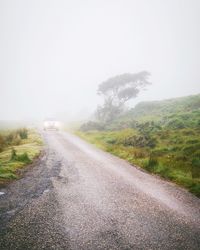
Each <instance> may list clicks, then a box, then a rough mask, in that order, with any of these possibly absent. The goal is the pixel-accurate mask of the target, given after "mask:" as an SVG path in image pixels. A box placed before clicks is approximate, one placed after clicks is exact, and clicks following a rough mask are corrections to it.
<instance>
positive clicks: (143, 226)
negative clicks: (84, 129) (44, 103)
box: [0, 131, 200, 250]
mask: <svg viewBox="0 0 200 250" xmlns="http://www.w3.org/2000/svg"><path fill="white" fill-rule="evenodd" d="M43 137H44V140H45V142H46V146H45V150H44V154H43V156H42V157H41V158H40V159H38V160H37V162H35V163H34V164H33V166H30V167H28V169H27V171H26V172H25V174H24V178H22V179H20V180H18V181H15V182H14V183H12V184H10V185H9V186H8V187H7V188H5V189H1V190H0V192H2V193H4V194H2V193H1V195H0V249H1V250H3V249H6V250H9V249H38V250H39V249H77V250H79V249H91V250H95V249H127V250H128V249H148V250H149V249H162V250H165V249H170V250H176V249H188V250H191V249H200V200H199V199H198V198H196V197H195V196H193V195H192V194H190V193H188V192H187V191H186V190H184V189H182V188H180V187H177V186H176V185H175V184H172V183H169V182H167V181H164V180H161V179H160V178H159V177H157V176H152V175H150V174H148V173H146V172H144V171H141V170H140V169H138V168H136V167H133V166H131V165H130V164H128V163H127V162H126V161H124V160H121V159H119V158H117V157H115V156H112V155H110V154H108V153H105V152H103V151H101V150H99V149H97V148H95V147H94V146H92V145H90V144H88V143H87V142H84V141H83V140H81V139H79V138H78V137H76V136H74V135H71V134H68V133H65V132H53V131H48V132H45V133H44V132H43Z"/></svg>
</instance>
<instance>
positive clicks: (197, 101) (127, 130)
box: [76, 95, 200, 197]
mask: <svg viewBox="0 0 200 250" xmlns="http://www.w3.org/2000/svg"><path fill="white" fill-rule="evenodd" d="M103 125H104V130H98V129H97V128H98V127H99V124H97V128H96V130H94V126H93V127H91V128H90V123H88V124H86V126H84V130H81V129H80V130H78V131H76V134H78V135H79V136H80V137H82V138H83V139H85V140H87V141H88V142H91V143H93V144H95V145H97V146H98V147H100V148H101V149H103V150H105V151H107V152H110V153H112V154H114V155H116V156H119V157H120V158H122V159H125V160H127V161H129V162H130V163H131V164H135V165H138V166H140V167H142V168H144V169H146V170H147V171H149V172H150V173H154V174H157V175H160V176H162V177H163V178H165V179H168V180H171V181H173V182H175V183H177V184H179V185H181V186H183V187H185V188H187V189H188V190H189V191H190V192H192V193H194V194H195V195H197V196H199V197H200V95H195V96H188V97H182V98H174V99H170V100H164V101H158V102H143V103H139V104H138V105H137V106H136V107H135V108H133V109H131V110H129V111H127V112H125V113H124V114H123V115H121V117H119V118H117V119H116V120H113V121H112V122H111V123H109V124H103ZM82 127H83V126H82Z"/></svg>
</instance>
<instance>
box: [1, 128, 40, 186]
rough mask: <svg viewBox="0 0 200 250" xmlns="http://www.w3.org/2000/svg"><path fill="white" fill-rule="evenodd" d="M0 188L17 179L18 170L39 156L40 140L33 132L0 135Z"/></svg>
mask: <svg viewBox="0 0 200 250" xmlns="http://www.w3.org/2000/svg"><path fill="white" fill-rule="evenodd" d="M0 146H1V152H0V186H4V185H5V184H6V183H7V182H9V181H11V180H13V179H17V178H19V176H20V174H19V172H20V171H19V170H20V169H22V168H23V167H25V166H26V165H28V164H30V163H31V162H32V161H33V160H34V159H35V158H36V157H37V156H39V154H40V151H41V147H42V140H41V138H40V136H39V134H38V133H37V132H36V131H35V130H26V129H21V130H12V131H3V132H1V133H0Z"/></svg>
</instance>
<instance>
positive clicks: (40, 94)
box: [0, 0, 200, 120]
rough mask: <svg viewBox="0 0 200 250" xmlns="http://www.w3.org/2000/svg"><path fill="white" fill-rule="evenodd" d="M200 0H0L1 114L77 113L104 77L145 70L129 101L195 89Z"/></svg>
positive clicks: (199, 86) (84, 110)
mask: <svg viewBox="0 0 200 250" xmlns="http://www.w3.org/2000/svg"><path fill="white" fill-rule="evenodd" d="M199 13H200V1H199V0H167V1H161V0H151V1H149V0H99V1H97V0H90V1H89V0H88V1H87V0H54V1H53V0H32V1H30V0H23V1H22V0H18V1H15V0H13V1H10V0H0V120H6V119H9V120H16V119H17V120H19V119H44V118H45V117H49V116H50V117H55V116H57V117H63V118H66V119H67V118H69V117H70V118H71V119H75V118H76V119H77V117H78V118H80V119H81V118H82V117H84V116H85V115H87V114H88V113H91V112H93V111H94V110H95V108H96V106H97V104H98V103H100V102H101V98H100V97H98V96H97V94H96V93H97V87H98V84H100V83H101V82H103V81H105V80H107V79H108V78H109V77H112V76H115V75H119V74H123V73H136V72H138V71H141V70H147V71H149V72H150V73H151V79H150V80H151V82H152V83H153V84H152V85H151V86H149V87H148V90H146V91H145V92H143V93H141V94H140V95H139V97H138V98H136V100H135V101H134V102H133V103H132V105H134V104H135V103H137V102H139V101H141V100H154V99H155V100H156V99H164V98H170V97H177V96H184V95H190V94H196V93H200V15H199Z"/></svg>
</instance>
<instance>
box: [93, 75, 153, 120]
mask: <svg viewBox="0 0 200 250" xmlns="http://www.w3.org/2000/svg"><path fill="white" fill-rule="evenodd" d="M149 76H150V73H149V72H147V71H141V72H139V73H136V74H130V73H125V74H122V75H118V76H115V77H112V78H109V79H108V80H107V81H105V82H102V83H101V84H100V85H99V87H98V94H100V95H102V96H103V97H104V104H103V106H101V107H98V109H97V112H96V115H97V118H98V119H99V120H100V121H104V122H109V121H110V120H113V119H114V118H115V117H116V116H117V115H119V114H120V113H121V112H122V111H123V110H124V107H125V103H126V102H128V101H129V100H131V99H132V98H135V97H137V95H138V94H139V92H140V91H141V90H142V89H145V87H146V86H147V85H150V84H151V83H150V82H149Z"/></svg>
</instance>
